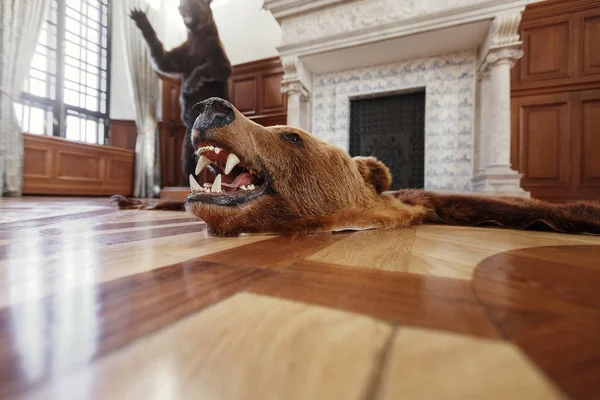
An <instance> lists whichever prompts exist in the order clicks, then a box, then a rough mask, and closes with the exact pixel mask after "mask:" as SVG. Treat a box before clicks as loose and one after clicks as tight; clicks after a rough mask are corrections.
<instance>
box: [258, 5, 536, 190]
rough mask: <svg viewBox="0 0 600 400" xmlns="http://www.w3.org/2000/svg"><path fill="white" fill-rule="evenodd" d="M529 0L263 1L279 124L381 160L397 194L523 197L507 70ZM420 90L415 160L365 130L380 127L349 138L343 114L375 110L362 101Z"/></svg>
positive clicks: (515, 55) (387, 136)
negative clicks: (271, 35)
mask: <svg viewBox="0 0 600 400" xmlns="http://www.w3.org/2000/svg"><path fill="white" fill-rule="evenodd" d="M537 1H540V0H444V1H441V0H440V1H416V0H320V1H314V0H265V1H264V5H265V7H266V8H267V9H268V10H270V11H271V12H272V13H273V15H274V16H275V18H276V20H277V21H278V22H279V24H280V26H281V44H280V45H279V46H278V47H277V49H278V51H279V53H280V56H281V59H282V65H283V69H284V76H283V80H282V90H283V91H284V92H285V93H286V94H287V105H288V113H287V117H288V121H287V123H288V124H289V125H292V126H297V127H300V128H303V129H305V130H306V131H308V132H311V133H312V134H313V135H315V136H316V137H318V138H320V139H322V140H324V141H326V142H328V143H331V144H333V145H335V146H337V147H339V148H341V149H343V150H344V151H347V152H349V153H351V154H368V153H369V152H371V153H372V152H377V153H379V154H377V156H378V157H379V158H387V159H386V160H385V161H386V163H388V164H389V163H390V162H391V163H392V164H394V165H395V166H394V167H393V169H394V172H393V174H394V178H395V188H397V187H418V186H423V188H424V189H426V190H432V191H444V192H465V191H478V192H481V193H486V194H503V195H518V196H528V194H527V193H526V192H524V191H523V190H522V189H521V187H520V175H519V173H518V172H517V171H514V170H512V169H511V165H510V149H511V142H510V137H511V110H510V107H511V105H510V68H511V66H512V65H513V63H514V62H515V60H518V59H519V58H520V57H521V56H522V51H521V44H522V42H521V39H520V36H519V26H520V21H521V13H522V11H523V10H524V9H525V6H526V5H527V4H530V3H533V2H537ZM418 88H421V89H422V88H425V98H424V103H425V107H424V108H425V112H424V114H425V115H424V135H423V134H421V135H420V136H418V138H419V140H424V144H423V142H419V143H420V144H416V143H415V144H414V146H415V149H416V151H415V150H414V149H412V150H410V151H409V150H407V149H408V148H409V147H410V146H412V145H410V144H406V143H404V144H402V143H401V144H398V143H400V142H402V141H403V140H404V141H405V142H406V141H408V142H409V143H410V140H409V139H408V138H407V137H405V138H404V139H402V134H391V133H386V132H385V131H383V132H379V131H378V130H373V131H371V129H374V128H372V126H373V125H377V122H372V121H371V122H366V123H365V124H366V125H369V126H371V128H368V129H369V131H368V132H363V133H362V134H361V133H358V139H357V136H356V133H351V132H350V131H351V126H350V125H351V122H352V121H351V119H353V118H354V119H356V118H358V117H357V116H356V115H355V116H354V117H351V111H352V110H351V109H354V108H356V107H367V108H368V107H371V106H372V105H370V104H369V103H371V101H365V102H363V101H362V100H363V98H360V97H359V96H365V95H368V96H379V97H381V96H383V95H384V94H389V93H393V92H394V91H395V92H396V93H399V91H403V90H404V91H405V90H414V89H418ZM421 96H423V94H422V93H421ZM399 99H400V97H397V98H396V99H393V98H387V99H381V100H372V102H377V101H395V100H396V101H401V100H399ZM402 101H405V100H402ZM356 112H358V113H359V114H360V113H362V114H369V113H371V111H355V112H354V113H356ZM374 112H375V113H377V112H378V111H374ZM367 117H368V116H367ZM388 117H389V118H393V117H392V116H389V115H388V116H384V117H383V119H384V120H385V119H386V118H388ZM361 118H362V117H361ZM378 118H379V119H381V118H382V117H378ZM376 119H377V118H376ZM386 123H387V122H386ZM389 123H390V124H391V123H394V124H396V122H389ZM356 124H357V122H354V128H355V129H362V128H357V125H356ZM358 124H359V125H360V122H358ZM399 126H400V128H399V129H402V127H401V125H399ZM390 129H392V128H390ZM373 132H375V133H373ZM398 135H400V136H398ZM394 137H395V138H396V139H395V140H396V142H393V140H392V138H394ZM415 138H416V137H415ZM415 138H412V140H413V141H414V140H415ZM369 140H371V141H372V142H371V143H367V142H368V141H369ZM375 142H377V143H375ZM367 147H369V149H367ZM391 148H394V149H395V150H393V151H391V150H390V149H391ZM400 149H402V150H400ZM423 153H424V154H423ZM403 157H404V158H403ZM422 157H424V160H423V158H422ZM396 164H397V165H396ZM419 168H422V169H423V174H422V175H423V181H422V182H420V181H418V180H417V179H416V177H417V176H421V173H420V171H417V170H418V169H419ZM406 174H409V175H410V176H409V175H406ZM412 175H414V176H412Z"/></svg>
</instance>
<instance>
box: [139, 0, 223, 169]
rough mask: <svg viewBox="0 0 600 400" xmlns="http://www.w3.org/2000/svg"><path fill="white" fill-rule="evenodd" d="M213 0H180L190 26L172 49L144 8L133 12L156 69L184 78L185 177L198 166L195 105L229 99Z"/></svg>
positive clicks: (182, 87) (180, 11)
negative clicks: (194, 142) (167, 48)
mask: <svg viewBox="0 0 600 400" xmlns="http://www.w3.org/2000/svg"><path fill="white" fill-rule="evenodd" d="M211 2H212V0H180V3H179V13H180V14H181V17H182V18H183V22H184V24H185V26H186V28H187V40H186V41H185V42H184V43H182V44H181V45H179V46H178V47H176V48H174V49H172V50H170V51H165V49H164V46H163V44H162V43H161V41H160V40H159V39H158V37H157V36H156V32H155V31H154V29H153V28H152V25H151V24H150V21H149V20H148V17H147V16H146V14H145V13H144V12H143V11H141V10H138V9H133V10H132V11H131V15H130V16H131V18H132V19H133V20H134V21H135V23H136V25H137V26H138V28H139V29H140V31H141V32H142V34H143V35H144V39H146V43H147V44H148V49H149V51H150V54H151V56H152V60H153V62H154V69H155V70H156V71H157V72H160V73H162V74H164V75H171V76H178V77H181V83H182V84H181V96H180V98H179V101H180V103H181V110H182V111H181V120H182V122H183V124H184V125H185V127H186V128H187V133H186V138H185V140H184V142H183V149H182V162H183V172H184V173H185V176H186V177H187V176H188V175H189V174H194V169H195V167H196V161H195V159H194V149H193V146H192V144H191V139H190V138H191V131H192V126H193V125H194V121H195V120H196V117H197V116H198V113H197V112H196V111H194V110H192V106H193V105H194V104H196V103H199V102H201V101H203V100H206V99H208V98H210V97H220V98H222V99H229V83H228V79H229V77H230V76H231V63H230V62H229V59H228V58H227V54H226V53H225V50H224V48H223V44H222V43H221V39H220V38H219V31H218V29H217V25H216V24H215V20H214V18H213V14H212V10H211V8H210V3H211Z"/></svg>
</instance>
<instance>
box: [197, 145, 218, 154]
mask: <svg viewBox="0 0 600 400" xmlns="http://www.w3.org/2000/svg"><path fill="white" fill-rule="evenodd" d="M206 151H212V152H214V153H215V154H219V153H220V152H221V151H223V149H222V148H220V147H216V146H202V147H200V148H198V150H196V155H198V156H199V155H201V154H202V153H204V152H206Z"/></svg>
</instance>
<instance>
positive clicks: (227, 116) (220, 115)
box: [192, 97, 235, 134]
mask: <svg viewBox="0 0 600 400" xmlns="http://www.w3.org/2000/svg"><path fill="white" fill-rule="evenodd" d="M192 110H194V111H196V112H197V113H198V117H196V121H195V122H194V129H196V130H198V131H199V132H200V134H204V133H205V132H206V131H208V130H209V129H212V128H222V127H224V126H226V125H229V124H230V123H232V122H233V120H234V119H235V113H234V112H233V106H232V105H231V104H230V103H229V102H228V101H226V100H223V99H221V98H218V97H211V98H210V99H206V100H204V101H201V102H200V103H197V104H195V105H194V106H193V107H192Z"/></svg>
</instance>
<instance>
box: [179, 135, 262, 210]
mask: <svg viewBox="0 0 600 400" xmlns="http://www.w3.org/2000/svg"><path fill="white" fill-rule="evenodd" d="M196 156H197V157H198V161H197V164H196V170H195V171H194V173H195V175H196V176H198V175H199V174H200V173H201V172H202V171H203V170H204V169H205V168H209V169H210V170H212V172H213V173H214V174H215V175H216V178H215V180H214V182H213V183H208V182H203V183H202V184H200V183H199V182H198V181H197V179H196V177H194V176H193V175H191V174H190V177H189V178H190V189H191V191H192V193H191V194H190V195H189V196H188V198H187V199H188V202H201V203H209V204H217V205H226V206H233V205H237V204H241V203H245V202H247V201H249V200H252V199H254V198H256V197H258V196H260V195H262V194H263V193H264V192H265V190H266V188H267V184H266V179H265V176H264V174H263V173H261V172H258V171H256V170H255V169H253V168H252V167H248V166H246V165H245V164H244V163H243V162H242V160H240V158H239V157H238V156H237V155H236V154H235V153H233V152H231V151H229V150H227V149H225V148H223V147H221V146H219V145H218V144H215V143H201V144H200V146H199V147H198V149H197V150H196Z"/></svg>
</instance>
